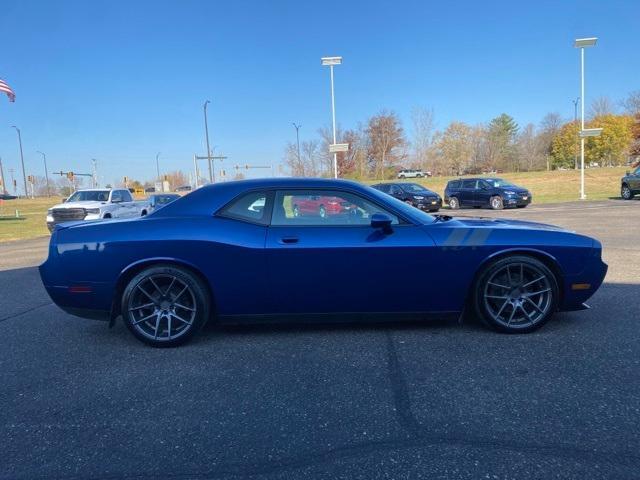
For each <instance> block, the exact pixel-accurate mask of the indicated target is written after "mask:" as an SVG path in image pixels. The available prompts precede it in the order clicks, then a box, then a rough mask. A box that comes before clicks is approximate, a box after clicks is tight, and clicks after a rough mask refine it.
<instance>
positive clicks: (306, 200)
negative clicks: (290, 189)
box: [291, 195, 352, 218]
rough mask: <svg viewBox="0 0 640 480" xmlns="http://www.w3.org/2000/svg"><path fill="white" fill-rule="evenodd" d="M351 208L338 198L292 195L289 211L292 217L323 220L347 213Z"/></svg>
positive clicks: (347, 203)
mask: <svg viewBox="0 0 640 480" xmlns="http://www.w3.org/2000/svg"><path fill="white" fill-rule="evenodd" d="M351 207H352V205H351V204H349V202H345V201H343V200H342V199H341V198H339V197H333V196H327V195H294V196H292V197H291V211H292V212H293V216H294V217H300V216H306V215H311V216H317V217H321V218H324V217H326V216H330V215H340V214H344V213H347V212H348V211H349V209H350V208H351Z"/></svg>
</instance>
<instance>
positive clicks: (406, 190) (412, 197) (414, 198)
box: [371, 182, 442, 212]
mask: <svg viewBox="0 0 640 480" xmlns="http://www.w3.org/2000/svg"><path fill="white" fill-rule="evenodd" d="M371 186H372V187H373V188H375V189H376V190H380V191H381V192H384V193H388V194H389V195H391V196H392V197H395V198H397V199H398V200H402V201H403V202H405V203H408V204H410V205H412V206H414V207H416V208H419V209H420V210H428V211H429V212H437V211H438V210H440V207H442V198H441V197H440V195H438V194H437V193H435V192H432V191H431V190H429V189H427V188H425V187H423V186H422V185H420V184H417V183H404V182H401V183H400V182H399V183H378V184H377V185H371Z"/></svg>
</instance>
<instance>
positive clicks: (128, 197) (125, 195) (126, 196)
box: [122, 190, 133, 202]
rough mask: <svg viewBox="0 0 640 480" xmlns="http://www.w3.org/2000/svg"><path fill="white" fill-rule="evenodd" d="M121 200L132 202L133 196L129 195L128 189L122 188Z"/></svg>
mask: <svg viewBox="0 0 640 480" xmlns="http://www.w3.org/2000/svg"><path fill="white" fill-rule="evenodd" d="M122 201H123V202H133V197H132V196H131V192H130V191H129V190H122Z"/></svg>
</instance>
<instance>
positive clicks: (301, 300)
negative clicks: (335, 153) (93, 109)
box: [40, 178, 607, 347]
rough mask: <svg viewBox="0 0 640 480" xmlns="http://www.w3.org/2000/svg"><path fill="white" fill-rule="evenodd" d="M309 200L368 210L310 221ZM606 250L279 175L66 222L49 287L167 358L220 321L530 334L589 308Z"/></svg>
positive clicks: (75, 310)
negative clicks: (134, 211)
mask: <svg viewBox="0 0 640 480" xmlns="http://www.w3.org/2000/svg"><path fill="white" fill-rule="evenodd" d="M299 197H315V198H331V199H335V200H336V201H337V202H338V203H339V204H340V205H342V204H348V205H352V206H353V208H352V209H350V211H349V213H348V214H344V215H334V216H329V215H327V216H326V217H324V218H322V217H320V216H319V215H316V216H308V217H304V216H296V215H294V213H293V212H292V211H291V208H290V205H291V201H292V200H293V198H299ZM258 200H261V201H260V202H258ZM258 204H263V205H264V207H263V208H255V206H256V205H258ZM601 253H602V246H601V244H600V242H598V241H597V240H594V239H593V238H589V237H586V236H583V235H579V234H576V233H573V232H570V231H567V230H564V229H562V228H559V227H554V226H551V225H542V224H536V223H533V222H522V221H516V220H505V219H493V220H491V219H472V218H452V217H448V216H431V215H428V214H426V213H424V212H422V211H420V210H418V209H416V208H413V207H410V206H409V205H407V204H406V203H404V202H401V201H399V200H396V199H394V198H392V197H391V196H389V195H387V194H384V193H382V192H380V191H378V190H376V189H374V188H370V187H366V186H363V185H361V184H358V183H355V182H350V181H345V180H330V179H295V178H273V179H260V180H244V181H242V182H225V183H219V184H215V185H209V186H205V187H202V188H200V189H198V190H196V191H194V192H192V193H190V194H189V195H187V196H185V197H183V198H182V199H180V200H179V201H176V202H172V203H170V204H168V205H166V206H165V207H163V208H162V209H160V210H158V211H157V212H155V213H154V214H153V215H148V216H145V217H141V218H137V219H129V220H123V221H118V222H74V223H66V224H64V225H60V226H58V227H57V228H56V230H55V231H54V233H53V235H52V237H51V240H50V248H49V256H48V258H47V260H46V261H45V262H44V263H43V264H42V265H41V266H40V275H41V277H42V282H43V284H44V286H45V288H46V290H47V292H48V294H49V296H50V297H51V298H52V300H53V301H54V302H55V303H56V304H57V305H58V306H60V307H61V308H62V309H64V310H65V311H67V312H69V313H71V314H73V315H77V316H81V317H87V318H96V319H99V318H101V319H105V320H109V321H110V322H111V324H113V322H115V321H116V319H117V318H120V317H122V320H123V321H124V323H125V324H126V326H127V328H128V329H129V330H130V331H131V333H132V334H133V335H134V336H135V337H136V338H138V339H139V340H141V341H143V342H146V343H148V344H151V345H153V346H159V347H162V346H175V345H179V344H181V343H184V342H186V341H188V340H189V339H190V338H191V337H193V335H195V334H196V333H197V332H198V331H199V330H200V328H201V327H202V326H203V325H204V324H205V323H206V322H208V321H215V322H220V323H225V322H232V323H236V324H237V323H243V322H244V323H246V322H269V321H274V320H280V321H286V320H297V321H300V320H307V321H313V320H320V321H323V322H326V321H329V320H331V319H336V320H338V321H341V322H344V321H345V320H348V319H354V320H363V319H386V320H388V319H396V320H399V319H421V320H426V319H429V318H434V317H435V318H460V316H461V313H462V312H463V311H471V312H473V314H474V315H476V316H477V317H478V318H481V319H482V320H483V321H484V322H485V323H486V324H487V325H489V326H491V327H493V328H495V329H496V330H499V331H503V332H512V333H524V332H530V331H533V330H535V329H537V328H539V327H541V326H542V325H543V324H544V323H545V322H547V321H548V320H549V318H550V317H551V316H552V315H553V314H554V312H556V311H568V310H580V309H583V308H585V306H584V302H585V301H587V299H588V298H589V297H591V296H592V295H593V294H594V292H595V291H596V290H597V289H598V288H599V287H600V284H601V283H602V281H603V279H604V277H605V274H606V271H607V265H606V264H605V263H603V261H602V259H601ZM389 279H392V281H387V280H389ZM249 285H250V286H251V288H248V286H249ZM249 291H250V294H249V293H248V292H249ZM556 333H558V332H556Z"/></svg>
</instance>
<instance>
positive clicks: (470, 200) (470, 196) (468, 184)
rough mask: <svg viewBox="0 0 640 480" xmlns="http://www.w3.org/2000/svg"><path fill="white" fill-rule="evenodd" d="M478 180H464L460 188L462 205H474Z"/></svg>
mask: <svg viewBox="0 0 640 480" xmlns="http://www.w3.org/2000/svg"><path fill="white" fill-rule="evenodd" d="M477 183H478V182H477V181H476V180H463V181H462V185H461V188H460V198H459V200H460V206H461V207H472V206H474V205H475V203H474V195H475V190H476V184H477Z"/></svg>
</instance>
